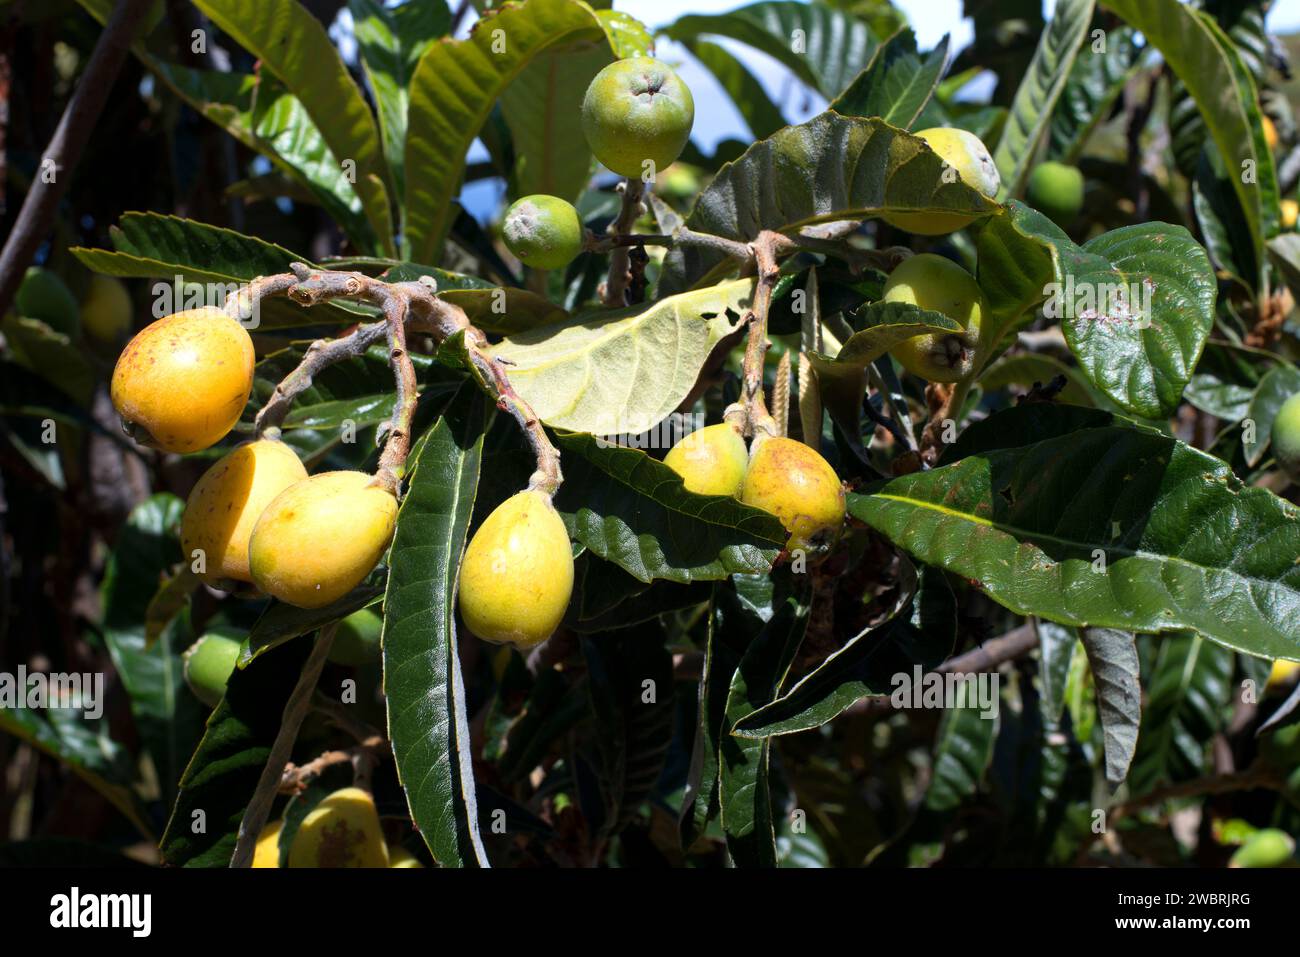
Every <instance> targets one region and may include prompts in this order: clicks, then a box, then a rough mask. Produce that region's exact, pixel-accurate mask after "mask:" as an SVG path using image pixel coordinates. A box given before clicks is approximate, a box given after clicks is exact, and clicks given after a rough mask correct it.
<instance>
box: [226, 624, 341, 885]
mask: <svg viewBox="0 0 1300 957" xmlns="http://www.w3.org/2000/svg"><path fill="white" fill-rule="evenodd" d="M337 630H338V622H333V623H331V624H328V625H326V626H325V627H324V628H322V629H321V630H320V631H319V632H318V633H317V635H316V641H315V643H314V644H313V645H312V649H311V654H310V655H308V656H307V662H306V664H304V665H303V666H302V674H300V675H299V676H298V683H297V684H296V685H294V688H293V693H292V694H290V695H289V700H288V701H287V702H285V705H284V717H283V718H282V719H281V721H280V730H279V732H278V733H277V734H276V736H275V742H274V743H273V744H272V745H271V753H270V754H269V755H268V756H267V759H266V766H265V767H264V768H262V774H261V776H260V777H259V778H258V779H257V788H256V790H254V791H253V796H252V798H251V799H250V800H249V802H248V807H246V808H245V809H244V817H243V819H242V820H241V821H240V822H239V837H238V838H237V839H236V841H235V853H234V854H233V855H231V858H230V866H231V867H249V866H251V865H252V863H253V851H254V849H255V848H256V847H257V838H258V836H259V835H260V834H261V833H262V828H264V827H266V819H267V818H268V817H269V816H270V814H271V804H272V803H273V802H274V801H275V795H276V793H277V792H278V791H279V787H280V779H281V776H282V775H283V773H284V769H285V767H286V766H287V765H288V763H289V754H290V753H291V752H292V751H293V743H294V741H296V740H297V739H298V729H299V728H301V727H302V721H303V718H305V717H307V712H308V711H309V710H310V708H311V698H312V693H313V692H314V691H315V690H316V683H317V682H318V681H319V680H320V673H321V671H322V670H323V669H324V667H325V659H326V658H327V657H328V656H329V653H330V648H331V647H333V645H334V633H335V632H336V631H337Z"/></svg>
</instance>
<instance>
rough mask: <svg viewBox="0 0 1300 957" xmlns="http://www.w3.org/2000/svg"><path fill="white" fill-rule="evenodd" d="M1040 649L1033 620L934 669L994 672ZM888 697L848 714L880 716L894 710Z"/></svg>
mask: <svg viewBox="0 0 1300 957" xmlns="http://www.w3.org/2000/svg"><path fill="white" fill-rule="evenodd" d="M1037 647H1038V626H1037V625H1036V624H1035V623H1034V622H1033V621H1032V620H1031V621H1027V622H1025V623H1024V624H1023V625H1020V626H1019V627H1017V628H1013V629H1011V631H1008V632H1006V633H1005V634H1003V635H999V636H998V637H997V638H992V639H990V640H989V641H986V642H985V643H984V644H982V645H980V647H978V648H974V649H972V650H970V651H968V652H966V653H965V654H962V655H958V656H957V657H956V658H949V659H948V660H947V661H945V662H943V664H941V665H939V666H938V667H937V668H935V669H934V671H935V673H936V674H953V675H968V674H978V673H979V672H983V671H995V670H996V669H997V668H998V667H999V666H1001V665H1002V664H1004V663H1005V662H1008V661H1012V660H1014V659H1016V658H1019V657H1020V656H1021V655H1025V654H1028V653H1029V652H1031V651H1033V650H1034V649H1035V648H1037ZM893 707H894V705H893V702H892V701H891V700H890V696H889V695H875V696H872V697H870V698H863V699H862V700H861V701H859V702H858V703H857V704H855V705H853V706H852V707H850V708H849V709H848V711H847V713H849V714H859V715H861V714H877V713H880V712H885V711H890V710H893Z"/></svg>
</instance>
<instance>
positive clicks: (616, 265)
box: [601, 176, 645, 306]
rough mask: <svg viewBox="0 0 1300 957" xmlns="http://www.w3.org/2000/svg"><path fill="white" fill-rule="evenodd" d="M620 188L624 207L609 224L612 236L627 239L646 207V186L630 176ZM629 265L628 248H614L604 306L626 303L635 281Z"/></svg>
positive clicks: (604, 294) (610, 259)
mask: <svg viewBox="0 0 1300 957" xmlns="http://www.w3.org/2000/svg"><path fill="white" fill-rule="evenodd" d="M619 188H620V190H621V192H622V194H623V204H622V206H620V207H619V211H618V216H617V217H616V218H615V219H614V221H613V222H612V223H610V224H609V234H610V235H611V236H616V237H617V236H626V235H628V234H629V233H631V232H632V226H633V225H634V224H635V223H636V221H637V217H639V216H640V215H641V211H642V208H643V207H642V206H641V197H642V195H643V194H644V193H645V183H643V182H641V180H639V179H636V178H635V177H632V176H629V177H628V178H627V179H625V180H623V182H622V184H621V185H620V187H619ZM629 264H630V260H629V258H628V250H627V248H626V247H625V246H622V245H618V246H615V247H614V249H613V250H612V251H611V253H610V256H609V276H608V277H607V278H606V280H605V291H604V293H603V294H602V296H601V298H602V299H603V300H604V303H605V305H607V306H623V305H626V304H627V296H626V294H627V286H628V282H629V281H630V280H631V278H632V277H631V275H630V273H629V270H628V266H629Z"/></svg>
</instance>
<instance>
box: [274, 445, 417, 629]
mask: <svg viewBox="0 0 1300 957" xmlns="http://www.w3.org/2000/svg"><path fill="white" fill-rule="evenodd" d="M396 523H397V499H395V498H394V497H393V495H392V493H391V492H389V491H388V490H387V489H384V488H382V487H380V486H379V485H375V484H373V482H372V480H371V477H370V476H369V475H366V474H365V473H364V472H347V471H345V472H322V473H321V474H319V475H313V476H311V477H309V478H305V479H303V480H302V481H301V482H296V483H294V484H293V485H290V486H289V487H288V488H287V489H285V490H284V491H283V492H281V493H280V494H279V495H277V496H276V497H275V498H274V499H272V500H271V503H270V504H269V505H267V506H266V509H265V510H264V511H263V512H262V514H261V516H260V517H259V518H258V520H257V524H256V525H254V526H253V534H252V536H251V537H250V538H249V541H248V564H249V570H250V572H251V573H252V576H253V583H254V584H256V585H257V587H258V588H260V589H261V590H262V591H264V592H266V593H267V594H268V595H272V596H274V597H276V598H278V599H280V600H281V601H284V602H288V603H289V604H290V605H297V606H298V607H299V608H321V607H323V606H325V605H328V604H330V603H331V602H333V601H337V600H338V599H340V598H342V597H343V596H344V595H346V594H347V593H348V592H350V591H351V590H352V589H353V588H355V587H356V586H357V585H359V584H361V582H362V581H363V580H364V579H365V577H366V576H367V575H369V574H370V572H371V570H372V569H373V568H374V567H375V565H376V564H378V562H379V559H380V558H382V557H383V554H384V550H385V549H386V548H387V547H388V542H389V540H391V539H392V537H393V528H394V526H395V525H396Z"/></svg>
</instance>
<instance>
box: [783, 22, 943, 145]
mask: <svg viewBox="0 0 1300 957" xmlns="http://www.w3.org/2000/svg"><path fill="white" fill-rule="evenodd" d="M947 65H948V36H947V34H945V35H944V38H943V40H942V41H940V43H939V45H938V46H936V47H935V48H934V49H933V50H931V51H930V52H929V53H927V54H926V55H925V56H924V57H922V56H921V55H920V54H919V53H917V50H916V35H915V34H914V33H913V32H912V31H911V30H910V29H905V30H900V31H899V32H898V33H896V34H894V35H893V36H892V37H890V38H889V39H888V40H886V41H885V42H884V43H883V44H881V45H880V47H879V49H877V50H876V53H875V55H874V56H873V57H872V58H871V63H870V64H869V65H868V66H867V68H866V69H865V70H863V71H862V73H861V74H859V75H858V77H857V79H855V80H854V81H853V82H852V83H851V84H850V85H849V88H848V89H846V90H845V91H844V92H843V93H841V94H840V96H839V97H838V98H837V99H836V100H835V101H834V102H833V103H831V107H830V108H831V109H832V110H834V111H835V112H836V113H842V114H843V115H845V116H879V117H880V118H881V119H883V120H884V121H885V122H886V123H890V124H892V125H893V126H897V127H899V128H901V129H905V130H910V129H911V128H912V124H913V123H914V122H915V121H916V118H917V116H919V115H920V113H921V110H922V109H924V108H925V104H926V103H928V102H929V100H930V97H931V96H932V95H934V89H935V87H936V86H937V85H938V83H939V79H940V77H942V76H943V71H944V69H945V67H947ZM757 138H759V139H761V138H762V135H759V136H757Z"/></svg>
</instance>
